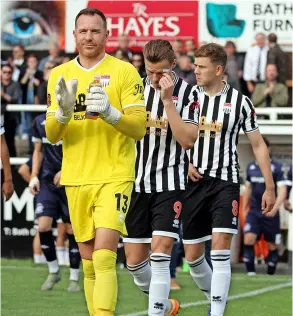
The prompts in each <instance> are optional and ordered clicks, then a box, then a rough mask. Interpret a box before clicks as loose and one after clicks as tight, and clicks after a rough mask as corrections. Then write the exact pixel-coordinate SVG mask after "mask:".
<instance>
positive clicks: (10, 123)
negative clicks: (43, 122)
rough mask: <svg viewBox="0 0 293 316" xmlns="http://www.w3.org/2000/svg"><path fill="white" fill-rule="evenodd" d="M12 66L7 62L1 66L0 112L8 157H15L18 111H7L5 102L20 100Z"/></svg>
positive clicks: (12, 102) (10, 102)
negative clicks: (2, 117)
mask: <svg viewBox="0 0 293 316" xmlns="http://www.w3.org/2000/svg"><path fill="white" fill-rule="evenodd" d="M12 72H13V68H12V67H11V66H10V65H9V64H7V65H3V66H2V67H1V112H2V114H3V115H4V128H5V131H6V133H5V138H6V142H7V147H8V150H9V155H10V157H16V149H15V134H16V128H17V123H18V120H19V113H18V112H7V111H6V106H7V104H18V103H19V102H20V100H21V88H20V85H19V83H18V82H14V81H13V80H12Z"/></svg>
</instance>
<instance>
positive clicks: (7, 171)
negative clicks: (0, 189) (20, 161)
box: [1, 136, 12, 182]
mask: <svg viewBox="0 0 293 316" xmlns="http://www.w3.org/2000/svg"><path fill="white" fill-rule="evenodd" d="M9 159H10V156H9V151H8V147H7V144H6V141H5V138H4V136H1V161H2V165H3V173H4V181H5V182H6V181H11V180H12V173H11V167H10V161H9Z"/></svg>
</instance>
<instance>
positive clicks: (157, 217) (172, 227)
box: [123, 190, 182, 243]
mask: <svg viewBox="0 0 293 316" xmlns="http://www.w3.org/2000/svg"><path fill="white" fill-rule="evenodd" d="M181 198H182V191H180V190H176V191H168V192H154V193H144V192H143V193H139V192H133V193H132V197H131V203H130V207H129V210H128V213H127V216H126V220H125V224H126V229H127V233H128V236H127V237H126V238H123V241H124V242H129V243H151V238H152V235H160V236H167V237H173V238H174V239H177V240H178V239H179V226H180V217H181V216H180V215H181V210H182V203H181Z"/></svg>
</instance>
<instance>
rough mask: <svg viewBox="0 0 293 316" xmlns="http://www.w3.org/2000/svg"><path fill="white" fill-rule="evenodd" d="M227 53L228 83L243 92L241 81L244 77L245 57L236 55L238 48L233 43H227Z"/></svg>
mask: <svg viewBox="0 0 293 316" xmlns="http://www.w3.org/2000/svg"><path fill="white" fill-rule="evenodd" d="M225 51H226V54H227V65H226V69H225V73H226V74H227V82H228V83H229V85H230V86H231V87H233V88H235V89H237V90H238V91H241V85H240V79H241V78H242V75H243V72H242V69H243V62H244V60H243V57H242V56H240V55H237V54H236V46H235V44H234V42H232V41H227V43H226V45H225Z"/></svg>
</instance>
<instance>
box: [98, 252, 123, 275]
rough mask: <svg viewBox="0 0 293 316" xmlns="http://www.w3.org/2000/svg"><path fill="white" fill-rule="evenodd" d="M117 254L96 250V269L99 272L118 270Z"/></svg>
mask: <svg viewBox="0 0 293 316" xmlns="http://www.w3.org/2000/svg"><path fill="white" fill-rule="evenodd" d="M116 259H117V254H116V253H115V252H114V251H112V250H108V249H99V250H95V251H94V253H93V264H94V269H95V271H96V273H97V272H101V273H104V272H107V271H112V270H115V269H116Z"/></svg>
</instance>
